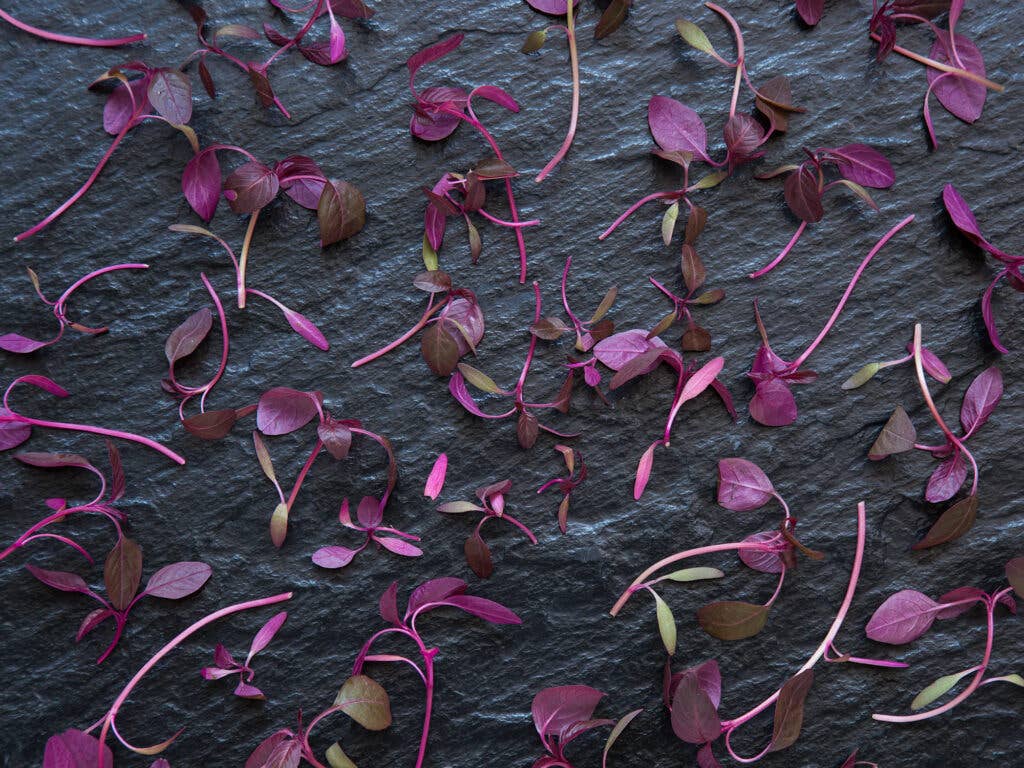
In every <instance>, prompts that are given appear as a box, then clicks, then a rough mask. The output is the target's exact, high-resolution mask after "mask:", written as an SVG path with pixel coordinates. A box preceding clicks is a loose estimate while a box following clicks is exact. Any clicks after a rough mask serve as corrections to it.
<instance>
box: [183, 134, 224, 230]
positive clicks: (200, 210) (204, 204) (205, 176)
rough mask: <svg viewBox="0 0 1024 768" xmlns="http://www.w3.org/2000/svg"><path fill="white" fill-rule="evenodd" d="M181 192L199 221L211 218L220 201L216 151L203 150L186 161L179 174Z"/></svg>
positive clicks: (218, 163) (218, 166)
mask: <svg viewBox="0 0 1024 768" xmlns="http://www.w3.org/2000/svg"><path fill="white" fill-rule="evenodd" d="M181 191H182V193H184V195H185V199H186V200H188V204H189V205H190V206H192V210H193V211H195V212H196V213H197V214H199V217H200V218H201V219H203V220H204V221H209V220H210V219H212V218H213V214H214V213H216V211H217V203H218V202H219V201H220V161H219V160H217V153H216V151H214V150H209V149H204V150H203V151H202V152H199V153H198V154H196V155H195V156H193V158H192V159H191V160H189V161H188V163H187V164H186V165H185V170H184V171H183V172H182V174H181Z"/></svg>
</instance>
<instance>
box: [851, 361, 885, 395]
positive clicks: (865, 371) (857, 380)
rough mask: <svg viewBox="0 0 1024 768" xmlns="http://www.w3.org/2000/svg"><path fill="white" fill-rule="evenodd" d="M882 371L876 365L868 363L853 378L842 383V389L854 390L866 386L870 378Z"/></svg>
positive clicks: (880, 367)
mask: <svg viewBox="0 0 1024 768" xmlns="http://www.w3.org/2000/svg"><path fill="white" fill-rule="evenodd" d="M881 369H882V366H880V365H879V364H878V363H868V364H867V365H865V366H864V367H863V368H861V369H860V370H859V371H857V372H856V373H855V374H853V376H851V377H850V378H848V379H847V380H846V381H844V382H843V389H856V388H857V387H860V386H863V385H864V384H866V383H867V382H868V381H869V380H870V379H871V377H872V376H874V375H875V374H876V373H878V372H879V371H880V370H881Z"/></svg>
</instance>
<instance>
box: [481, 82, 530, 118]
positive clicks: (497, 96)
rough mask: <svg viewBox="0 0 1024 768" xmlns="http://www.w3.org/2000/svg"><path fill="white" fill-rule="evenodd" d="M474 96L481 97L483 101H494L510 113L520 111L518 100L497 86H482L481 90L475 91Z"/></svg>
mask: <svg viewBox="0 0 1024 768" xmlns="http://www.w3.org/2000/svg"><path fill="white" fill-rule="evenodd" d="M473 95H474V96H479V97H480V98H481V99H487V100H488V101H493V102H494V103H495V104H498V105H499V106H502V107H504V108H505V109H507V110H509V111H510V112H518V111H519V104H517V103H516V100H515V99H513V98H512V97H511V96H510V95H509V94H508V93H507V92H506V91H505V90H503V89H501V88H499V87H498V86H496V85H481V86H480V87H479V88H475V89H473Z"/></svg>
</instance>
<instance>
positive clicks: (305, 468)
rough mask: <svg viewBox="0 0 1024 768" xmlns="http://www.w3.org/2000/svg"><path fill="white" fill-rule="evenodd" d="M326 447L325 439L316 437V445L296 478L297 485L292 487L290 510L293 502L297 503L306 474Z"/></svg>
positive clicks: (289, 498) (289, 500)
mask: <svg viewBox="0 0 1024 768" xmlns="http://www.w3.org/2000/svg"><path fill="white" fill-rule="evenodd" d="M323 447H324V444H323V441H322V440H320V438H317V439H316V445H314V446H313V452H312V453H310V454H309V458H308V459H306V463H305V464H303V465H302V469H301V470H299V476H298V477H297V478H296V479H295V485H294V486H293V487H292V492H291V494H290V495H289V496H288V501H287V505H288V511H289V512H291V511H292V504H294V503H295V497H296V496H298V495H299V489H300V488H301V487H302V483H303V482H304V481H305V479H306V475H308V474H309V470H310V469H312V467H313V462H314V461H316V457H317V456H318V455H319V454H320V449H321V448H323Z"/></svg>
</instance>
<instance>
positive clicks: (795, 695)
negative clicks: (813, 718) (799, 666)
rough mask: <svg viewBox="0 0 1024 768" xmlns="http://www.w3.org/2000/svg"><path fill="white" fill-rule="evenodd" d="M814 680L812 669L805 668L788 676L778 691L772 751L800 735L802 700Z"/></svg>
mask: <svg viewBox="0 0 1024 768" xmlns="http://www.w3.org/2000/svg"><path fill="white" fill-rule="evenodd" d="M813 682H814V670H813V669H805V670H804V671H803V672H800V673H799V674H797V675H794V676H793V677H791V678H789V680H787V681H786V683H785V685H783V686H782V689H781V690H780V691H779V698H778V701H777V702H776V704H775V721H774V724H773V726H772V745H771V750H770V751H772V752H778V751H779V750H782V749H786V748H787V747H790V746H792V745H793V744H794V743H795V742H796V740H797V739H798V738H799V737H800V729H801V727H802V726H803V722H804V701H805V700H806V699H807V694H808V693H809V692H810V690H811V683H813Z"/></svg>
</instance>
